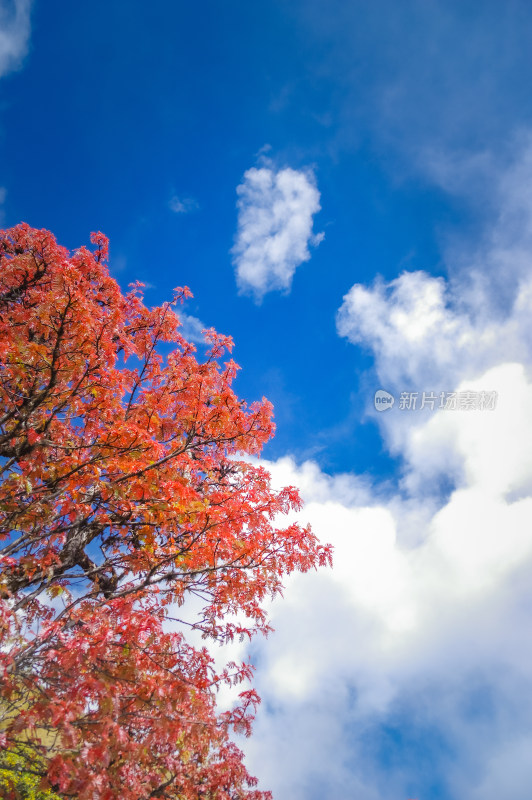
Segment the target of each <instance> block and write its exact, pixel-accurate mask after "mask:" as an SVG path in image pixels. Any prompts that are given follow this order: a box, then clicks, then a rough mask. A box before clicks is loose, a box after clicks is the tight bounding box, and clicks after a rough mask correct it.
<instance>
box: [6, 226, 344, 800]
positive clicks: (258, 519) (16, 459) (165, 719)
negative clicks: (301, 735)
mask: <svg viewBox="0 0 532 800" xmlns="http://www.w3.org/2000/svg"><path fill="white" fill-rule="evenodd" d="M91 241H92V243H93V245H94V248H93V249H92V250H90V249H88V248H85V247H83V248H81V249H80V250H78V251H77V252H75V253H74V254H70V253H69V252H68V251H66V250H65V249H64V248H62V247H60V246H58V245H57V243H56V241H55V239H54V238H53V236H52V235H51V234H50V233H49V232H47V231H38V230H34V229H31V228H30V227H28V226H27V225H19V226H17V227H16V228H13V229H11V230H8V231H4V232H1V233H0V469H1V471H2V479H1V484H0V552H1V557H0V570H1V571H0V598H1V599H0V689H1V694H0V713H1V716H2V721H1V722H0V745H1V748H2V750H3V753H4V755H8V756H9V758H5V759H4V762H0V763H3V765H4V768H7V769H9V768H10V766H9V765H10V764H16V765H17V766H16V770H18V771H19V772H20V770H23V771H25V772H26V773H27V774H28V775H35V776H37V777H38V778H39V780H40V784H39V787H40V788H39V791H43V792H45V791H50V790H52V791H53V792H56V793H58V794H59V795H60V796H61V797H72V798H74V797H75V798H79V800H95V799H96V798H98V799H99V800H109V799H110V798H121V799H122V800H143V799H144V798H156V797H158V798H174V799H175V800H177V798H179V799H180V800H184V799H186V800H189V798H203V800H229V799H230V800H236V799H237V798H249V800H259V798H260V799H261V800H262V799H264V798H266V797H267V796H268V793H267V792H261V791H258V790H257V789H255V788H254V786H255V785H256V781H255V780H254V779H253V778H252V777H250V776H249V775H248V773H247V772H246V769H245V767H244V765H243V763H242V754H241V753H240V751H239V750H238V749H237V747H236V746H235V745H234V744H233V742H232V740H231V738H230V736H231V733H232V732H233V731H241V732H244V733H249V726H250V721H251V719H252V716H253V709H254V707H255V705H256V703H257V702H258V697H257V696H256V694H255V692H254V691H253V690H252V689H249V688H248V689H247V690H245V691H243V692H242V693H241V694H240V699H239V701H238V702H237V703H236V705H235V706H234V707H233V708H232V709H231V710H230V711H227V712H223V713H222V712H220V711H219V710H218V709H217V707H216V692H217V689H218V688H219V687H220V686H221V685H222V684H224V683H225V684H230V685H234V684H238V683H239V682H241V681H243V680H245V679H248V678H250V677H251V667H250V665H249V664H228V665H227V666H226V667H224V668H223V669H219V670H218V671H216V670H215V665H214V662H213V660H212V657H211V656H210V655H209V652H208V651H207V649H205V648H204V647H203V646H198V644H197V641H198V637H197V635H196V634H197V632H198V631H200V632H201V633H202V634H203V636H204V638H205V639H206V640H207V641H208V640H209V639H210V640H219V641H222V642H223V641H230V640H232V639H233V638H234V637H235V636H252V635H253V634H255V633H257V632H266V631H267V630H268V620H267V616H266V614H265V612H264V608H263V601H264V599H265V598H266V597H268V596H275V595H276V594H278V593H279V592H280V590H281V588H282V583H281V581H282V579H283V576H284V575H286V574H288V573H290V572H292V571H293V570H301V571H306V570H309V569H310V568H313V567H316V566H318V565H320V564H326V563H328V562H329V561H330V552H329V549H328V548H327V547H322V546H320V545H319V544H318V543H317V541H316V538H315V537H314V535H313V534H312V532H311V531H310V530H309V529H307V528H302V527H300V526H299V525H297V524H290V525H288V526H285V527H279V520H280V515H282V514H285V513H287V512H289V511H290V510H292V509H297V508H299V505H300V500H299V497H298V494H297V492H296V490H295V489H293V488H285V489H283V490H282V491H280V492H275V491H273V490H272V488H271V485H270V476H269V475H268V473H267V472H266V471H265V470H264V469H263V468H261V467H258V466H255V465H252V463H251V460H250V459H249V458H247V456H253V455H257V454H258V453H259V452H260V450H261V447H262V446H263V444H264V443H265V442H266V441H267V440H268V439H269V438H270V437H271V435H272V432H273V425H272V409H271V406H270V404H269V403H268V402H267V401H266V400H263V401H262V402H260V403H253V404H251V405H250V406H249V407H248V406H246V403H245V402H243V401H242V400H239V399H238V398H237V397H236V395H235V394H234V392H233V390H232V388H231V384H232V381H233V379H234V377H235V374H236V371H237V365H236V364H235V363H234V362H233V361H232V360H230V359H229V360H227V361H226V362H225V363H223V364H220V363H219V362H220V359H221V358H222V357H223V356H224V353H226V352H227V351H230V350H231V345H232V342H231V339H230V338H228V337H225V336H221V335H218V334H217V333H215V332H214V331H213V330H209V331H207V332H206V333H205V336H206V341H207V344H208V347H209V349H208V351H207V353H206V355H205V357H204V360H203V361H201V360H198V359H197V357H196V355H195V348H194V347H193V346H192V345H191V344H189V343H188V342H187V341H185V339H184V338H183V337H182V336H181V334H180V332H179V321H178V317H177V316H176V313H175V311H174V305H175V303H176V302H178V301H179V300H181V299H183V298H184V297H186V296H187V295H188V294H189V292H188V289H186V288H185V289H178V290H176V295H175V297H174V299H173V301H172V302H170V303H166V304H164V305H163V306H161V307H158V308H154V309H148V308H147V307H146V306H145V305H144V304H143V300H142V294H141V287H140V285H135V286H134V287H133V288H132V289H131V291H130V292H129V293H128V294H126V295H123V294H122V293H121V291H120V289H119V286H118V285H117V283H116V282H115V281H114V279H112V278H111V277H110V276H109V272H108V268H107V266H106V261H107V240H106V238H105V237H104V236H103V235H102V234H99V233H98V234H95V235H93V237H92V239H91ZM191 599H193V600H194V603H195V607H198V608H200V609H201V611H200V612H199V614H198V615H197V616H196V617H195V618H194V622H193V623H190V625H191V626H192V627H193V635H192V636H191V635H189V633H188V630H189V628H188V627H187V625H186V624H185V622H184V621H183V622H179V621H177V619H178V618H179V617H180V613H181V610H184V609H185V608H186V607H187V603H189V602H190V600H191ZM189 622H190V621H189ZM21 764H22V765H23V766H22V767H21ZM6 800H8V798H7V797H6Z"/></svg>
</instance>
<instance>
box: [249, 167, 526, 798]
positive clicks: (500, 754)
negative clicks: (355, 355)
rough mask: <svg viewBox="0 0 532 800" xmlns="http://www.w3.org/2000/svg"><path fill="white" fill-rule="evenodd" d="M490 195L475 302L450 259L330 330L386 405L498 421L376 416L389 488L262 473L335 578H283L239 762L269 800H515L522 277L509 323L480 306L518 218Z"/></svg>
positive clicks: (280, 467)
mask: <svg viewBox="0 0 532 800" xmlns="http://www.w3.org/2000/svg"><path fill="white" fill-rule="evenodd" d="M525 161H526V159H525ZM514 179H515V176H514V177H513V178H508V181H511V180H514ZM504 185H505V180H504V179H502V180H501V186H504ZM524 196H527V193H526V192H524ZM500 199H501V209H500V215H499V219H500V223H499V229H498V231H495V232H494V229H493V227H491V228H490V231H489V233H488V234H487V236H486V240H485V241H484V242H483V243H482V244H481V245H480V246H479V248H478V252H479V253H480V252H483V253H484V255H485V262H484V263H485V267H484V271H483V284H482V285H483V291H479V292H478V293H476V294H475V292H472V291H471V285H472V283H471V274H472V272H474V271H475V270H476V269H478V268H479V267H480V261H475V262H474V263H473V264H472V267H471V269H470V270H467V269H464V267H463V265H462V264H458V265H456V264H454V265H451V267H452V269H451V272H452V273H453V278H452V280H445V279H443V278H435V277H433V276H431V275H429V274H427V273H424V272H416V273H404V274H403V275H401V276H400V277H399V278H397V279H396V280H394V281H391V282H390V283H387V284H386V283H384V282H382V281H381V282H379V281H377V282H375V283H374V284H373V285H371V286H362V285H356V286H354V287H353V288H352V289H351V290H350V292H349V293H348V294H347V295H346V297H345V298H344V302H343V305H342V308H341V310H340V312H339V315H338V330H339V333H340V334H341V335H342V336H345V337H347V338H348V339H349V340H350V341H351V342H353V344H356V345H362V346H364V347H366V348H367V349H369V350H370V352H371V353H372V354H373V357H374V369H375V373H376V377H377V378H378V380H379V381H381V382H382V384H383V385H384V386H386V387H387V388H389V389H390V390H393V391H396V390H399V389H405V390H415V389H417V390H419V391H420V392H421V391H422V390H424V389H432V388H437V387H441V388H442V389H446V390H449V391H456V392H463V391H466V390H468V391H471V392H476V393H480V392H482V391H483V390H490V391H495V392H496V393H497V404H496V407H495V408H494V409H492V410H468V411H460V410H450V409H448V410H446V409H440V408H435V410H434V411H433V412H432V413H428V414H424V413H420V412H419V411H413V410H412V411H407V410H402V411H401V410H400V409H399V408H398V407H397V405H396V406H395V407H394V408H393V409H392V410H390V411H387V412H386V413H384V414H381V415H378V416H379V423H380V425H381V432H382V436H383V439H384V444H385V445H386V446H387V447H388V448H389V449H390V450H393V451H394V452H395V453H396V455H398V456H399V458H400V462H401V464H402V468H401V475H400V477H399V480H398V481H397V485H396V488H395V489H390V486H389V485H388V486H387V487H386V490H385V491H383V488H382V487H380V486H378V485H376V486H374V487H372V486H371V485H369V484H368V483H367V481H366V480H364V478H363V476H356V475H342V476H332V477H331V476H327V475H325V474H324V473H323V472H322V471H321V470H320V468H319V467H318V466H317V465H316V464H312V463H305V464H303V465H298V464H296V463H295V462H294V461H293V460H292V459H291V458H289V457H286V458H283V459H280V460H278V461H276V462H271V463H269V464H267V466H268V468H269V469H270V470H271V472H272V475H273V478H274V481H275V482H276V484H277V485H279V486H280V485H285V484H293V485H296V486H299V487H300V491H301V493H302V495H303V497H304V499H305V500H306V505H305V508H304V511H303V516H302V521H308V522H310V523H311V525H312V527H313V529H314V530H315V532H316V533H317V534H318V536H319V538H320V539H322V540H323V541H330V542H332V544H333V545H334V547H335V566H334V569H333V570H332V571H327V570H320V571H318V572H317V573H316V574H314V575H310V576H309V575H305V576H298V575H296V576H292V577H291V578H290V579H289V580H288V582H287V586H286V591H285V595H284V598H283V600H281V601H275V602H274V603H273V604H272V606H271V613H272V618H273V626H274V628H275V629H276V633H275V634H274V635H273V636H271V637H270V638H269V640H268V642H267V643H266V645H265V646H263V645H262V644H260V643H256V644H255V645H254V647H255V651H254V654H255V661H256V662H257V663H258V665H259V666H258V670H257V682H258V688H259V691H260V692H261V694H262V696H263V700H264V707H263V709H262V710H261V711H260V712H259V716H258V719H257V724H256V731H255V735H254V737H253V739H252V740H251V742H250V743H249V744H247V745H246V748H247V751H248V758H249V760H250V766H251V769H252V770H254V771H255V772H256V773H258V774H259V775H260V777H261V779H262V781H263V783H264V786H267V787H271V788H272V789H273V790H274V794H275V796H276V797H277V798H278V800H288V798H290V800H293V799H294V798H295V799H296V800H303V799H304V800H314V799H316V800H318V798H320V800H323V799H325V800H332V799H333V798H337V797H363V798H365V799H366V798H367V800H388V798H390V797H399V798H401V797H402V798H406V797H419V798H423V797H430V796H432V792H433V789H434V785H435V782H436V783H437V784H438V791H439V792H440V795H441V796H442V797H445V798H455V797H471V798H475V800H499V798H500V797H501V796H507V797H510V796H511V797H512V798H516V800H525V799H526V798H527V797H528V794H529V787H530V781H531V780H532V766H531V764H532V762H531V760H530V757H529V754H530V718H531V715H532V700H531V699H530V698H532V639H531V637H530V634H529V629H530V609H531V608H532V589H531V587H530V580H529V575H530V568H531V567H532V536H531V534H530V523H531V520H532V455H531V449H530V441H531V439H532V348H531V347H530V344H531V328H530V311H531V309H532V277H531V276H530V270H528V273H527V271H526V270H525V269H524V267H521V268H520V269H518V270H517V272H513V273H512V268H511V265H510V266H509V267H508V270H509V272H510V273H512V274H513V275H514V276H515V280H514V282H513V292H512V294H511V296H509V298H508V303H507V304H506V310H505V311H504V313H503V311H501V308H500V307H497V304H496V303H492V302H491V299H492V297H495V296H496V295H497V280H498V277H499V274H500V269H501V264H503V263H504V257H503V248H502V246H501V247H499V245H500V244H501V243H504V242H510V235H509V234H508V233H505V232H504V220H505V219H506V220H508V219H512V220H515V219H516V217H518V216H519V215H518V214H517V210H516V207H515V205H512V204H510V210H509V209H508V208H505V207H504V202H503V201H504V192H501V194H500ZM511 209H513V210H511ZM520 219H521V223H520V224H521V225H522V228H521V233H522V235H521V236H516V227H515V226H514V227H513V237H512V248H513V249H512V252H521V253H522V254H523V259H524V253H525V251H526V241H527V235H528V234H527V231H528V223H527V219H528V212H527V211H526V209H525V210H524V211H523V214H522V215H521V217H520ZM495 234H496V235H495ZM490 242H491V246H490ZM507 253H508V255H510V250H508V251H507ZM530 253H531V254H532V248H530ZM523 263H524V260H523ZM442 483H444V484H446V485H447V491H446V492H438V491H437V492H433V491H432V486H433V485H435V486H440V485H441V484H442Z"/></svg>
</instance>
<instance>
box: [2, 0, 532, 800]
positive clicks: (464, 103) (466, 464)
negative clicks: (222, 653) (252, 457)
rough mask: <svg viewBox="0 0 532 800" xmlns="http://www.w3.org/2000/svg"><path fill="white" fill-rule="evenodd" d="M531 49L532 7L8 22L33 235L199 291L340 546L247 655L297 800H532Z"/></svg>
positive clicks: (235, 11) (131, 7)
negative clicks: (97, 252) (380, 402)
mask: <svg viewBox="0 0 532 800" xmlns="http://www.w3.org/2000/svg"><path fill="white" fill-rule="evenodd" d="M531 44H532V7H531V6H530V3H528V2H527V1H526V0H505V2H490V0H486V2H483V3H479V2H472V0H471V1H469V0H460V2H458V1H457V0H447V1H446V2H443V1H442V0H441V1H440V2H438V0H424V1H422V0H417V1H416V0H404V2H401V3H397V2H394V0H375V1H374V2H372V3H366V2H362V0H327V2H325V0H269V2H266V0H252V1H251V2H250V0H247V1H246V2H244V0H238V1H236V0H226V2H223V3H222V2H219V1H218V0H205V2H203V3H201V4H195V3H184V2H181V1H180V0H178V1H176V2H170V0H165V1H164V2H163V0H151V2H150V3H144V2H139V0H128V2H127V3H126V2H123V1H122V2H118V0H91V2H90V3H89V2H85V0H79V2H76V3H63V2H61V3H60V2H58V0H46V2H45V0H35V1H34V2H33V3H30V2H27V0H14V1H13V2H6V0H0V166H1V169H0V187H1V188H0V211H1V216H2V224H3V225H4V226H5V227H8V226H11V225H14V224H16V223H18V222H20V221H26V222H28V223H29V224H30V225H32V226H34V227H39V228H40V227H44V228H48V229H50V230H51V231H53V233H54V234H55V235H56V237H57V239H58V241H59V242H60V243H61V244H63V245H66V246H67V247H69V248H76V247H78V246H80V245H82V244H86V243H88V241H89V234H90V232H91V231H93V230H101V231H103V232H105V233H106V234H107V235H108V236H109V237H110V240H111V270H112V273H113V274H114V276H115V277H116V278H117V280H118V281H119V283H120V285H121V286H122V287H123V288H126V286H127V284H128V283H130V282H132V281H134V280H140V281H143V282H145V283H146V284H147V288H146V302H147V303H148V304H149V305H155V304H158V303H160V302H162V301H164V300H165V299H168V298H169V297H170V296H171V293H172V289H173V288H174V287H175V286H177V285H185V284H186V285H188V286H189V287H190V288H191V289H192V291H193V293H194V299H193V300H191V301H189V302H188V303H187V305H186V307H185V309H184V315H183V324H184V330H185V333H186V335H188V336H189V337H191V338H192V339H194V340H195V341H197V342H198V346H199V348H200V350H201V333H200V332H201V329H202V328H203V327H210V326H214V327H215V328H216V329H217V330H219V331H220V332H222V333H227V334H230V335H232V336H233V338H234V340H235V343H236V346H235V351H234V355H235V358H236V360H237V362H238V363H239V364H240V365H241V367H242V372H241V373H240V375H239V377H238V380H237V385H236V389H237V392H238V393H239V395H240V396H242V397H244V398H246V399H248V400H249V401H252V400H254V399H257V398H260V397H262V396H263V395H265V396H267V397H268V398H269V399H270V400H272V402H273V403H274V406H275V417H276V423H277V434H276V437H275V439H274V440H273V441H272V442H271V443H270V444H269V445H268V446H267V447H266V449H265V452H264V459H265V461H266V463H267V464H268V466H269V468H270V470H271V472H272V476H273V479H274V481H275V482H276V484H278V485H283V484H295V485H297V486H299V487H300V490H301V492H302V495H303V497H304V499H305V501H306V506H305V509H304V511H303V512H302V514H301V515H300V518H301V519H302V520H308V521H310V522H311V524H312V525H313V528H314V530H315V531H316V533H317V534H318V535H319V537H320V538H321V539H322V540H323V541H328V542H332V543H333V545H334V546H335V552H336V556H335V566H334V569H333V570H328V571H325V570H324V571H320V572H318V573H316V574H313V575H305V576H294V577H291V578H290V579H289V580H288V581H287V586H286V591H285V596H284V599H282V600H278V601H275V602H274V603H273V605H272V608H271V614H272V618H273V625H274V627H275V629H276V632H275V634H273V635H272V636H270V637H269V639H268V640H267V641H265V642H259V641H256V642H254V643H253V644H252V646H251V648H248V650H246V649H245V648H244V646H242V647H241V648H240V649H238V648H237V653H236V655H237V656H239V657H247V656H251V657H252V659H253V660H254V662H255V663H256V665H257V671H256V682H257V686H258V689H259V692H260V694H261V695H262V698H263V703H262V706H261V709H260V711H259V714H258V716H257V719H256V724H255V732H254V735H253V737H252V739H250V740H248V741H246V742H245V743H243V746H244V748H245V750H246V754H247V763H248V765H249V768H250V771H251V772H252V773H254V774H256V775H257V776H258V777H259V778H260V784H261V786H262V787H263V788H271V789H272V790H273V792H274V798H275V799H276V800H318V799H319V800H337V798H354V799H355V800H394V799H395V798H397V800H406V798H414V797H415V798H418V800H495V799H496V800H501V798H509V799H511V800H530V786H531V785H532V658H531V656H532V641H531V636H530V620H531V615H532V588H531V585H530V568H531V566H532V531H531V523H532V447H531V446H530V445H531V438H532V372H531V367H532V316H531V310H532V269H531V256H532V188H531V187H532V94H531V93H530V75H531V74H532V47H531ZM378 389H383V390H386V391H387V392H389V393H391V394H392V395H393V397H394V398H395V403H394V405H393V407H392V408H389V409H388V410H387V411H384V412H378V411H377V410H376V409H375V404H374V394H375V392H376V391H377V390H378ZM423 392H425V393H426V394H427V395H428V394H429V393H434V394H435V395H436V396H437V397H438V400H437V402H436V403H435V407H434V409H433V410H430V407H429V406H428V405H426V407H425V408H423V409H421V408H420V407H419V406H420V404H421V399H422V395H423ZM442 392H443V393H444V394H443V396H444V404H445V403H446V402H447V399H448V397H449V395H450V394H451V393H453V392H458V393H460V392H462V393H463V392H471V393H473V394H471V395H469V397H470V398H471V397H473V398H476V399H477V400H478V399H479V398H480V397H481V396H482V392H486V393H493V392H496V393H497V397H496V407H495V408H494V409H489V408H485V409H480V410H474V409H473V410H471V409H470V410H466V409H458V408H457V409H455V410H453V409H452V408H439V405H440V401H439V397H440V393H442ZM401 393H407V394H408V396H410V394H411V393H413V394H416V393H417V405H416V408H415V409H413V408H410V409H408V408H402V407H401V399H400V398H401ZM485 396H486V397H488V396H489V397H491V398H492V399H493V398H494V395H493V394H490V395H485ZM461 397H462V398H464V397H465V395H463V394H462V395H461Z"/></svg>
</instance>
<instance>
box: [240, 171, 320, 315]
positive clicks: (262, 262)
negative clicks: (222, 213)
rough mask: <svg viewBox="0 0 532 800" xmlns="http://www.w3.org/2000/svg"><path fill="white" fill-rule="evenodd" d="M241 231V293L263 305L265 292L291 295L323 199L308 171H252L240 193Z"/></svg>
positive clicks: (313, 242)
mask: <svg viewBox="0 0 532 800" xmlns="http://www.w3.org/2000/svg"><path fill="white" fill-rule="evenodd" d="M237 193H238V202H237V207H238V231H237V235H236V241H235V245H234V247H233V250H232V253H233V262H234V265H235V268H236V277H237V283H238V286H239V289H240V290H241V291H242V292H246V293H251V294H253V295H254V296H255V298H256V299H257V300H260V299H261V298H262V297H263V295H264V294H265V293H266V292H270V291H273V290H275V289H281V290H289V289H290V286H291V284H292V278H293V276H294V272H295V271H296V268H297V267H298V266H299V265H300V264H302V263H303V262H305V261H308V260H309V259H310V251H309V245H312V246H316V245H318V244H319V243H320V242H321V241H322V239H323V236H324V234H323V233H318V234H313V232H312V224H313V221H312V218H313V215H314V214H316V213H317V212H318V211H319V210H320V208H321V206H320V193H319V191H318V189H317V187H316V181H315V178H314V175H313V173H312V172H311V171H310V170H294V169H290V168H289V167H287V168H285V169H280V170H278V171H275V170H274V169H273V167H271V166H262V167H253V168H252V169H248V170H247V172H246V173H245V174H244V180H243V182H242V183H241V184H240V186H238V188H237Z"/></svg>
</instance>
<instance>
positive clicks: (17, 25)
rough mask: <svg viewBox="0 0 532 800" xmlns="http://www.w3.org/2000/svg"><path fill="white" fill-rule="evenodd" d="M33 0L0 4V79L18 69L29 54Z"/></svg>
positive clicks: (17, 0) (19, 0)
mask: <svg viewBox="0 0 532 800" xmlns="http://www.w3.org/2000/svg"><path fill="white" fill-rule="evenodd" d="M30 9H31V0H15V3H14V7H13V4H12V3H5V2H0V77H2V76H3V75H7V74H8V73H9V72H13V71H14V70H16V69H18V68H19V67H20V66H21V64H22V61H23V60H24V57H25V56H26V54H27V52H28V42H29V38H30Z"/></svg>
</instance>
